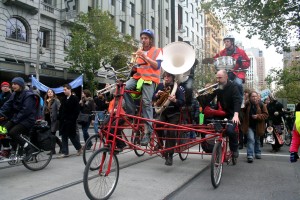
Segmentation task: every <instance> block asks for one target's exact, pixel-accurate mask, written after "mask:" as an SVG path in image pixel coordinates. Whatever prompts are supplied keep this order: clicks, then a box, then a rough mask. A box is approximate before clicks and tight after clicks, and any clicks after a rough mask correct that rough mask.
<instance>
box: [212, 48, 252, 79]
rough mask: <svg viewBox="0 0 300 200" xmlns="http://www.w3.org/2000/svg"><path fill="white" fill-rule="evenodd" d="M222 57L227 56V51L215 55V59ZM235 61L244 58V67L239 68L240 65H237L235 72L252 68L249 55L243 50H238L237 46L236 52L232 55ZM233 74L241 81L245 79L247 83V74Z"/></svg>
mask: <svg viewBox="0 0 300 200" xmlns="http://www.w3.org/2000/svg"><path fill="white" fill-rule="evenodd" d="M221 56H227V50H226V49H223V50H222V51H220V53H218V54H217V55H215V57H214V58H218V57H221ZM231 56H232V57H233V58H234V59H235V60H237V59H238V58H239V57H240V56H241V57H242V60H243V62H242V66H239V64H238V63H236V65H235V67H234V68H233V70H237V69H239V68H242V69H247V68H249V66H250V59H249V58H248V56H247V54H246V53H245V51H244V50H243V49H240V48H238V47H237V46H235V50H234V52H233V54H232V55H231ZM233 73H234V74H235V75H236V76H237V77H238V78H240V79H243V81H245V76H246V73H245V72H234V71H233Z"/></svg>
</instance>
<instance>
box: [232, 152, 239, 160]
mask: <svg viewBox="0 0 300 200" xmlns="http://www.w3.org/2000/svg"><path fill="white" fill-rule="evenodd" d="M233 156H234V157H235V158H238V157H239V151H238V150H236V151H234V152H233Z"/></svg>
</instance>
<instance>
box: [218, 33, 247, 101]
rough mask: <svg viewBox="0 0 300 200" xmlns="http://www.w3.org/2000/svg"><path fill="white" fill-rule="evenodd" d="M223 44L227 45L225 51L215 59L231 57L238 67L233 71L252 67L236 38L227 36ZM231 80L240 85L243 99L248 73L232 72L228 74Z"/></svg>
mask: <svg viewBox="0 0 300 200" xmlns="http://www.w3.org/2000/svg"><path fill="white" fill-rule="evenodd" d="M223 42H224V44H225V49H223V50H222V51H221V52H220V53H218V54H216V55H215V56H214V58H218V57H221V56H231V57H233V59H234V60H236V65H235V67H234V68H233V70H238V69H247V68H249V66H250V59H249V58H248V56H247V54H246V53H245V51H244V50H243V49H240V48H239V47H237V46H236V45H235V44H234V42H235V38H234V37H233V36H232V35H227V36H226V37H224V38H223ZM228 76H229V79H230V80H232V81H234V82H235V83H236V84H237V85H238V89H239V92H240V95H241V98H242V97H243V83H244V82H245V76H246V73H245V72H244V71H239V72H236V71H231V72H229V73H228Z"/></svg>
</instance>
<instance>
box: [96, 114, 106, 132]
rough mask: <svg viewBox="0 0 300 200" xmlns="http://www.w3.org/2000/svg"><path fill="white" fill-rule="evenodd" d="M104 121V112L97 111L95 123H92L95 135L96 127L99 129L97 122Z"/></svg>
mask: <svg viewBox="0 0 300 200" xmlns="http://www.w3.org/2000/svg"><path fill="white" fill-rule="evenodd" d="M103 119H104V111H98V112H97V114H96V115H95V121H94V131H95V134H98V127H99V121H98V120H103Z"/></svg>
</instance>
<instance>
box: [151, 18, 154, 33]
mask: <svg viewBox="0 0 300 200" xmlns="http://www.w3.org/2000/svg"><path fill="white" fill-rule="evenodd" d="M151 28H152V29H153V30H154V29H155V19H154V17H151Z"/></svg>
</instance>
